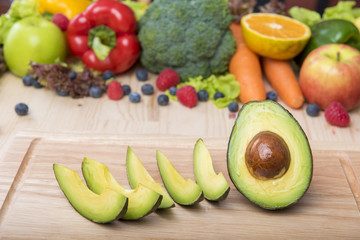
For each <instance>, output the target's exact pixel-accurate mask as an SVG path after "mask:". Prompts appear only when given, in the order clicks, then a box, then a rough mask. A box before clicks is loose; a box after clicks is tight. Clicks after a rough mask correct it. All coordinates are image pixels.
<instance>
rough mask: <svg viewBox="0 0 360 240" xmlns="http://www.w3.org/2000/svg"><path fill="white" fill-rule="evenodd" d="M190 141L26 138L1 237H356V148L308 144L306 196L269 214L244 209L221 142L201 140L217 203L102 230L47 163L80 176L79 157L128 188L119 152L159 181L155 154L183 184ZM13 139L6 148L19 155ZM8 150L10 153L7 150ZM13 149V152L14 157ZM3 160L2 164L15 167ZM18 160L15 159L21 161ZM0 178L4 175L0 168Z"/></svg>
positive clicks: (359, 160) (359, 218)
mask: <svg viewBox="0 0 360 240" xmlns="http://www.w3.org/2000/svg"><path fill="white" fill-rule="evenodd" d="M196 140H197V139H195V138H191V137H176V136H168V137H149V136H137V137H133V138H105V137H104V138H96V137H93V138H92V137H87V138H76V137H72V136H71V135H66V136H62V137H56V136H55V137H43V138H37V139H35V140H33V141H32V142H31V144H30V146H29V147H28V148H27V152H26V154H25V156H23V159H22V162H21V165H20V167H19V169H18V171H17V173H16V176H15V179H14V182H13V183H12V185H11V187H10V189H9V192H8V193H7V195H6V198H5V200H4V204H3V207H2V208H1V210H0V238H1V239H122V238H124V239H125V238H131V239H233V238H246V239H248V238H249V239H252V238H266V239H272V238H276V239H294V238H301V239H304V238H305V239H307V238H311V239H314V238H325V237H331V238H339V239H345V238H346V239H351V238H354V239H356V238H359V234H360V213H359V208H358V204H359V203H360V201H359V199H360V188H359V181H358V178H357V176H356V174H358V173H359V171H360V149H359V148H357V149H355V150H353V151H339V150H329V149H328V148H326V147H324V146H321V144H318V145H316V144H315V145H314V146H315V147H313V156H314V176H313V180H312V183H311V186H310V188H309V190H308V192H307V193H306V194H305V196H304V197H303V198H302V199H301V200H300V201H299V202H298V203H297V204H295V205H294V206H293V207H291V208H288V209H286V210H281V211H268V210H263V209H260V208H259V207H257V206H255V205H253V204H251V203H250V202H249V201H248V200H247V199H246V198H245V197H243V196H242V195H241V194H240V193H239V192H238V191H237V190H236V189H235V188H234V185H233V184H232V183H231V181H230V179H229V177H228V174H227V169H226V150H227V139H224V138H209V139H204V142H205V144H206V145H207V146H208V148H209V150H210V152H211V155H212V158H213V162H214V168H215V169H216V171H217V172H219V171H222V172H223V173H224V175H225V176H226V177H227V180H228V181H229V184H230V186H231V191H230V193H229V196H228V198H227V199H226V200H225V201H223V202H220V203H210V202H208V201H206V200H204V201H202V202H200V203H199V204H197V205H196V206H192V207H182V206H179V205H176V207H175V208H172V209H167V210H158V211H157V212H155V213H152V214H150V215H148V216H146V217H145V218H143V219H141V220H138V221H116V222H113V223H111V224H106V225H101V224H96V223H93V222H91V221H89V220H87V219H85V218H83V217H82V216H81V215H79V214H78V213H77V212H76V211H75V210H74V209H73V208H72V207H71V205H70V204H69V202H68V201H67V199H66V198H65V196H64V194H63V193H62V191H61V190H60V188H59V186H58V184H57V182H56V180H55V177H54V173H53V170H52V166H53V164H54V163H57V164H62V165H65V166H67V167H70V168H72V169H73V170H76V171H77V172H79V173H80V176H81V162H82V159H83V157H85V156H86V157H90V158H93V159H94V160H97V161H100V162H102V163H104V164H106V165H107V166H108V167H109V169H110V171H111V172H112V174H113V175H114V176H115V178H116V179H117V180H118V181H119V182H120V183H121V184H122V185H123V186H125V187H129V185H128V181H127V175H126V164H125V156H126V149H127V147H128V146H131V147H132V149H133V150H134V152H135V153H136V154H137V155H138V156H139V158H140V159H141V160H142V162H143V164H144V166H145V167H146V168H147V170H148V171H149V172H150V174H151V175H152V176H153V177H154V178H155V180H157V181H159V182H160V183H162V182H161V178H160V175H159V172H158V169H157V165H156V158H155V151H156V150H161V151H162V152H163V153H164V154H165V155H166V156H167V157H168V158H169V159H170V161H172V163H173V164H174V166H175V167H176V168H177V169H178V171H179V172H180V173H181V174H182V175H183V176H184V177H185V178H192V179H194V175H193V168H192V153H193V152H192V151H193V146H194V144H195V141H196ZM17 142H18V143H19V142H21V141H14V143H15V144H14V145H13V146H12V147H11V148H12V149H19V146H16V143H17ZM11 148H10V150H9V152H12V151H11ZM14 152H15V150H14V151H13V153H14ZM17 157H19V154H9V155H8V158H7V159H6V161H8V162H11V161H17V159H16V158H17ZM20 160H21V159H20ZM1 172H2V173H3V172H6V169H2V170H1Z"/></svg>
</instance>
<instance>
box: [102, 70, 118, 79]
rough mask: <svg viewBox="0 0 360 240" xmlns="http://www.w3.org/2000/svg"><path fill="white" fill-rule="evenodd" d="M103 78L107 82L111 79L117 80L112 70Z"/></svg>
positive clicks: (105, 73)
mask: <svg viewBox="0 0 360 240" xmlns="http://www.w3.org/2000/svg"><path fill="white" fill-rule="evenodd" d="M102 78H103V79H104V80H105V81H106V80H109V79H110V78H115V74H114V73H113V72H112V71H110V70H106V71H105V72H104V73H103V74H102Z"/></svg>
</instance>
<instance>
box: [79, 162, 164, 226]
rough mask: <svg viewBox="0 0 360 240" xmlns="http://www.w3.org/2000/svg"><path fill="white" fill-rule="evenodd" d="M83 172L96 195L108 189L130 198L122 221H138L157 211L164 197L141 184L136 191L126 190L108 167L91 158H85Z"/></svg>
mask: <svg viewBox="0 0 360 240" xmlns="http://www.w3.org/2000/svg"><path fill="white" fill-rule="evenodd" d="M82 172H83V176H84V178H85V181H86V184H87V185H88V187H89V188H90V190H91V191H93V192H94V193H96V194H101V193H102V192H104V190H105V189H106V188H107V187H108V188H111V189H113V190H115V191H117V192H119V193H121V194H123V195H125V196H126V197H127V198H128V208H127V211H126V213H125V215H124V216H122V217H121V219H125V220H137V219H140V218H142V217H144V216H146V215H148V214H150V213H152V212H153V211H155V210H156V209H157V208H158V206H159V205H160V202H161V200H162V196H161V195H160V194H159V193H157V192H155V191H153V190H151V189H149V188H146V187H145V186H143V185H141V184H139V185H138V186H137V187H136V188H135V189H126V188H124V187H123V186H121V185H120V184H119V182H118V181H116V179H115V178H114V177H113V176H112V174H111V173H110V171H109V169H108V167H107V166H106V165H104V164H102V163H99V162H97V161H95V160H92V159H90V158H84V160H83V162H82Z"/></svg>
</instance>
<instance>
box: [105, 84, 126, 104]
mask: <svg viewBox="0 0 360 240" xmlns="http://www.w3.org/2000/svg"><path fill="white" fill-rule="evenodd" d="M106 94H107V95H108V98H109V99H111V100H119V99H121V98H122V96H123V95H124V91H123V88H122V87H121V85H120V83H119V82H116V81H112V82H110V83H109V85H108V89H107V92H106Z"/></svg>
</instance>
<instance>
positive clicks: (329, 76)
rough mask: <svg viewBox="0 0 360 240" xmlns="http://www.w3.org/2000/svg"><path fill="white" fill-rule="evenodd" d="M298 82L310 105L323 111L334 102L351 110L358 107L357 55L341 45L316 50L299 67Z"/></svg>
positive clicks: (359, 65) (359, 66)
mask: <svg viewBox="0 0 360 240" xmlns="http://www.w3.org/2000/svg"><path fill="white" fill-rule="evenodd" d="M299 81H300V86H301V89H302V91H303V93H304V96H305V98H306V100H307V101H308V102H309V103H316V104H318V105H319V107H320V108H321V109H325V108H326V107H327V106H328V105H329V104H330V103H331V102H334V101H337V102H340V103H341V104H342V105H343V106H344V107H345V108H346V110H348V111H349V110H351V109H354V108H355V107H357V106H358V105H359V104H360V51H358V50H357V49H355V48H353V47H350V46H348V45H344V44H328V45H324V46H321V47H319V48H316V49H315V50H313V51H312V52H311V53H310V54H309V55H308V56H307V57H306V59H305V61H304V63H303V65H302V66H301V68H300V76H299Z"/></svg>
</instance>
